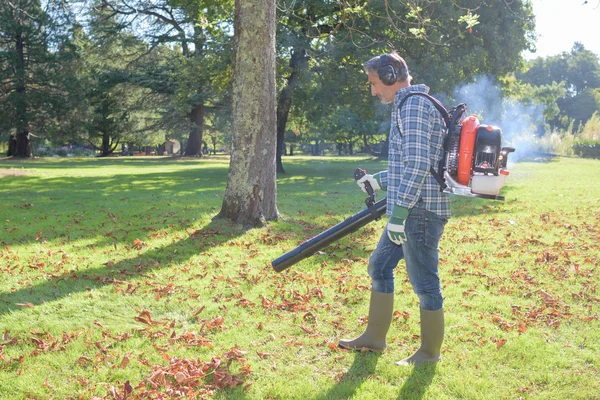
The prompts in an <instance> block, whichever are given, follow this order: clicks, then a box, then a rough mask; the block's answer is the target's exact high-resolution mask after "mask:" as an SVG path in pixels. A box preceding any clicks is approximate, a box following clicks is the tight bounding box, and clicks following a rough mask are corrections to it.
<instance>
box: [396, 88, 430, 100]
mask: <svg viewBox="0 0 600 400" xmlns="http://www.w3.org/2000/svg"><path fill="white" fill-rule="evenodd" d="M410 92H421V93H429V86H427V85H424V84H422V83H419V84H417V85H410V86H407V87H403V88H401V89H398V91H397V92H396V94H395V96H394V104H400V102H401V101H402V99H403V98H405V97H406V95H407V94H408V93H410Z"/></svg>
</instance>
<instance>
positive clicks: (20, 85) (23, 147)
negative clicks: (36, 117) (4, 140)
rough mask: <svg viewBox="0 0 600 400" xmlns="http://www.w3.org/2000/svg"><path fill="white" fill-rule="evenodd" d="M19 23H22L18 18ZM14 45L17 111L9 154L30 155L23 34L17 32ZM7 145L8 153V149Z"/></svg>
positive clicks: (16, 155)
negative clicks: (15, 53)
mask: <svg viewBox="0 0 600 400" xmlns="http://www.w3.org/2000/svg"><path fill="white" fill-rule="evenodd" d="M19 25H22V22H21V20H19ZM15 46H16V49H17V55H18V59H17V63H16V88H15V92H16V95H17V102H16V112H17V133H16V137H15V139H16V141H15V143H14V145H13V147H14V151H12V154H9V155H10V156H14V157H31V143H30V142H29V116H28V114H27V98H26V95H27V93H26V88H27V79H26V75H27V74H26V69H27V65H26V60H25V46H26V45H25V40H24V38H23V35H22V34H21V33H20V32H19V33H17V35H16V37H15ZM10 150H11V149H10V146H9V153H11V151H10Z"/></svg>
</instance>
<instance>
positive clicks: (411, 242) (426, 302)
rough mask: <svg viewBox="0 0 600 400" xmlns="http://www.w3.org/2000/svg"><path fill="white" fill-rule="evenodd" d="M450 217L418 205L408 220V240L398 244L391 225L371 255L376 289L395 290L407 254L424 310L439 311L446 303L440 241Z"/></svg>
mask: <svg viewBox="0 0 600 400" xmlns="http://www.w3.org/2000/svg"><path fill="white" fill-rule="evenodd" d="M446 222H448V220H447V219H446V218H442V217H440V216H438V215H436V214H434V213H432V212H430V211H427V210H425V209H423V208H418V207H415V208H413V209H412V210H411V212H410V215H409V216H408V219H407V220H406V225H405V233H406V243H404V244H403V245H401V246H398V245H396V244H394V243H393V242H392V241H391V240H390V239H389V238H388V235H387V227H386V229H384V230H383V234H382V235H381V238H380V239H379V243H378V244H377V247H376V248H375V251H373V254H371V257H370V259H369V276H370V277H371V279H372V280H373V282H372V288H373V290H374V291H376V292H381V293H394V269H395V268H396V266H397V265H398V262H400V260H402V258H405V260H406V272H407V274H408V279H409V280H410V283H411V285H412V287H413V291H414V292H415V293H416V295H417V296H418V297H419V301H420V307H421V309H423V310H428V311H436V310H439V309H440V308H442V307H443V306H444V300H443V298H442V289H441V287H440V278H439V276H438V262H439V258H438V251H439V248H438V245H439V242H440V238H441V237H442V233H443V232H444V226H445V225H446Z"/></svg>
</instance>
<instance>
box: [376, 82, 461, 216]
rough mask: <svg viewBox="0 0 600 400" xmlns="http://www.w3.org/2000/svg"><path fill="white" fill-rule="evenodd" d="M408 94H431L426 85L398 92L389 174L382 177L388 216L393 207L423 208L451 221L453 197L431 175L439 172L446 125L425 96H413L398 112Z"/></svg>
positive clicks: (393, 113) (391, 134)
mask: <svg viewBox="0 0 600 400" xmlns="http://www.w3.org/2000/svg"><path fill="white" fill-rule="evenodd" d="M408 92H423V93H428V92H429V87H427V86H425V85H412V86H408V87H405V88H402V89H400V90H398V91H397V92H396V96H395V98H394V108H393V111H392V126H391V129H390V137H389V142H390V143H389V153H388V170H387V171H382V172H380V173H379V178H380V181H381V185H382V187H383V188H385V189H386V190H387V214H388V215H390V214H391V213H392V208H393V205H395V204H397V205H399V206H402V207H406V208H408V209H411V208H413V207H420V208H424V209H426V210H428V211H431V212H433V213H435V214H437V215H438V216H440V217H444V218H450V216H451V213H450V195H448V194H447V193H442V192H440V185H439V183H438V182H437V181H436V180H435V178H434V177H433V175H431V173H430V172H429V168H430V166H433V168H434V169H435V170H436V171H437V169H438V163H439V160H440V159H441V158H442V155H443V152H444V149H443V143H444V136H443V135H444V122H443V119H442V116H441V115H440V113H439V111H438V110H437V109H436V108H435V106H434V105H433V104H432V103H431V101H430V100H429V99H427V98H425V97H424V96H411V97H410V98H408V99H407V100H406V102H405V103H404V105H403V106H402V110H400V109H398V106H399V105H400V102H401V101H402V99H403V98H404V97H405V96H406V95H407V94H408Z"/></svg>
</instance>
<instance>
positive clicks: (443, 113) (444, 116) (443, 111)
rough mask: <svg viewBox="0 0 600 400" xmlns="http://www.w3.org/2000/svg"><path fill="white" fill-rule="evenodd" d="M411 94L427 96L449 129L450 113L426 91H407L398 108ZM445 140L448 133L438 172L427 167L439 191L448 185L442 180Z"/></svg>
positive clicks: (399, 107)
mask: <svg viewBox="0 0 600 400" xmlns="http://www.w3.org/2000/svg"><path fill="white" fill-rule="evenodd" d="M412 96H423V97H426V98H428V99H429V100H430V101H431V103H432V104H433V106H434V107H435V108H436V109H437V110H438V111H439V113H440V115H441V116H442V119H443V120H444V123H445V124H446V133H447V131H448V130H449V129H450V115H449V114H448V111H447V110H446V108H445V107H444V106H443V105H442V103H440V101H439V100H438V99H436V98H435V97H433V96H431V95H429V94H427V93H423V92H409V93H408V94H407V95H406V96H405V97H404V98H403V99H402V101H401V102H400V104H399V105H398V109H400V110H401V109H402V106H403V105H404V103H405V102H406V100H408V98H409V97H412ZM399 131H400V137H402V130H401V129H399ZM447 140H448V135H447V134H446V135H445V137H444V144H443V150H444V152H443V155H442V159H441V160H440V162H439V166H438V169H439V171H440V172H438V171H436V170H435V169H434V168H433V166H430V167H429V173H430V174H431V175H433V177H434V178H435V180H436V181H437V183H438V184H439V185H440V191H443V190H444V189H446V188H447V187H448V185H446V181H445V180H444V176H443V173H444V159H445V158H446V151H447V150H446V146H447V143H446V142H447Z"/></svg>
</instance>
